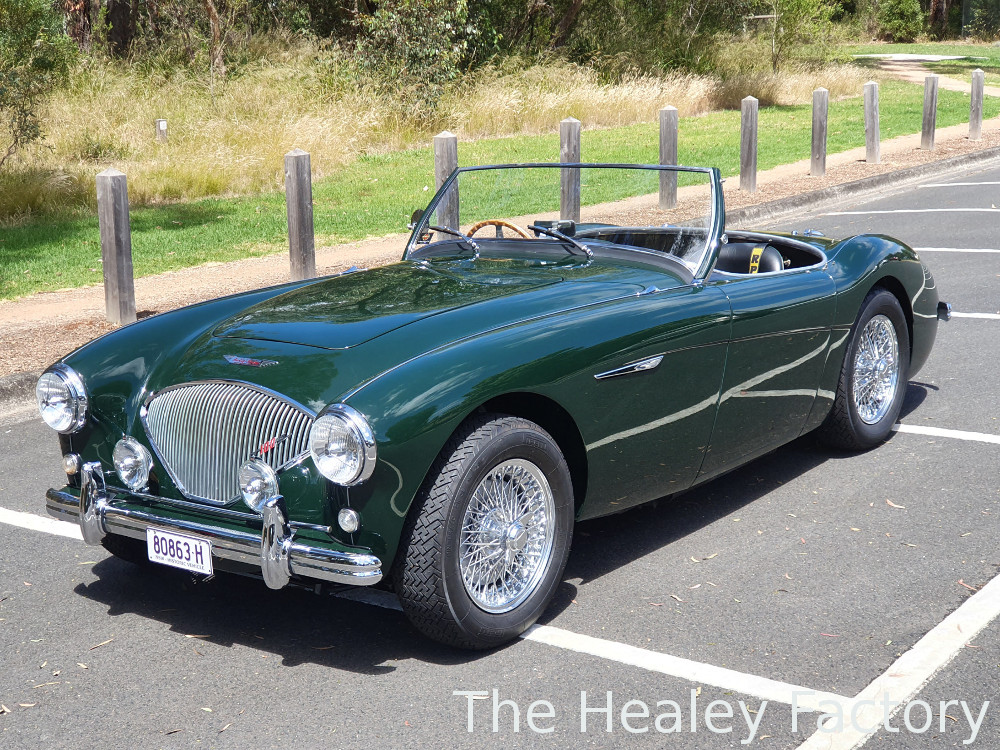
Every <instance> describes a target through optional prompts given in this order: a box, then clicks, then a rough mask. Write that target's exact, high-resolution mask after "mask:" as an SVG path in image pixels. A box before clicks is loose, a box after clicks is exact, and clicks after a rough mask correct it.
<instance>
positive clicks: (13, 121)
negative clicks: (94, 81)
mask: <svg viewBox="0 0 1000 750" xmlns="http://www.w3.org/2000/svg"><path fill="white" fill-rule="evenodd" d="M72 54H73V46H72V43H71V42H70V41H69V39H68V38H67V37H66V36H65V35H64V34H63V33H62V31H61V22H60V18H59V16H58V15H57V14H56V13H55V12H54V11H53V9H52V4H51V2H49V0H0V167H2V166H3V165H4V163H5V162H6V161H7V160H8V159H9V158H10V157H11V156H13V155H14V153H15V152H16V151H17V150H18V149H19V148H22V147H23V146H26V145H27V144H29V143H31V142H32V141H36V140H38V139H39V138H41V137H42V128H41V124H40V123H39V121H38V110H39V108H40V107H41V106H42V104H44V102H45V100H46V99H48V97H49V95H50V94H51V93H52V92H53V91H54V90H55V89H56V87H57V86H59V85H60V84H62V83H63V82H64V81H65V80H66V76H67V75H68V73H69V65H70V61H71V60H72Z"/></svg>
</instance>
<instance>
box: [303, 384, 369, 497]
mask: <svg viewBox="0 0 1000 750" xmlns="http://www.w3.org/2000/svg"><path fill="white" fill-rule="evenodd" d="M309 452H310V453H311V454H312V459H313V462H314V463H315V464H316V468H317V469H319V470H320V473H322V474H323V476H325V477H326V478H327V479H329V480H330V481H331V482H333V483H335V484H341V485H344V486H350V485H352V484H358V483H359V482H363V481H365V480H366V479H368V477H370V476H371V475H372V472H373V471H375V434H374V433H373V432H372V428H371V427H370V426H369V425H368V422H367V420H365V418H364V417H363V416H362V415H361V413H360V412H359V411H357V410H356V409H352V408H351V407H350V406H347V405H346V404H334V405H333V406H329V407H327V408H326V409H325V410H324V411H323V413H322V414H320V415H319V416H318V417H316V421H315V422H313V424H312V429H310V431H309Z"/></svg>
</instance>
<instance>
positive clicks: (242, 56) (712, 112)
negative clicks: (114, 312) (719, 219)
mask: <svg viewBox="0 0 1000 750" xmlns="http://www.w3.org/2000/svg"><path fill="white" fill-rule="evenodd" d="M971 4H972V11H973V12H972V15H971V16H970V18H971V19H972V20H974V21H975V23H976V26H975V29H976V33H977V34H978V37H977V38H980V39H988V38H991V34H992V33H994V32H992V31H990V29H991V28H994V27H995V28H1000V14H998V18H997V23H996V24H995V26H990V24H991V23H992V21H991V20H990V19H991V18H992V16H990V15H989V14H990V12H991V11H990V9H991V8H992V6H993V5H995V4H996V3H995V2H993V1H992V0H971ZM960 6H961V3H960V2H958V1H957V0H661V1H658V2H655V3H647V2H634V0H593V1H592V2H587V3H584V2H582V0H341V1H340V2H337V1H334V0H286V1H285V2H282V3H268V4H261V3H253V2H250V0H158V1H157V2H153V0H81V1H80V2H73V3H65V4H61V3H52V2H51V0H0V157H3V159H2V161H0V298H11V297H16V296H20V295H24V294H30V293H32V292H35V291H39V290H43V289H58V288H61V287H68V286H78V285H81V284H87V283H94V282H97V281H99V279H100V264H99V262H98V259H99V255H100V251H99V245H98V241H97V221H96V216H95V190H94V177H95V175H96V174H97V173H98V172H100V171H102V170H104V169H106V168H108V167H110V166H113V167H116V168H118V169H120V170H122V171H123V172H125V173H126V174H127V176H128V184H129V198H130V202H131V205H132V206H133V215H132V228H133V234H134V252H135V256H136V259H135V269H136V273H137V274H146V273H155V272H157V271H161V270H167V269H170V268H176V267H181V266H188V265H192V264H196V263H200V262H205V261H210V260H229V259H233V258H238V257H247V256H248V255H254V254H262V253H267V252H274V251H278V250H280V249H281V247H282V245H283V242H284V232H285V228H284V209H283V197H282V195H281V193H280V191H281V189H282V185H283V164H282V160H283V156H284V154H285V153H287V152H288V151H289V150H291V149H292V148H295V147H298V148H302V149H305V150H306V151H309V152H310V154H311V156H312V167H313V175H314V179H315V180H316V184H315V189H314V195H315V198H316V202H317V205H316V228H317V233H318V234H319V235H320V238H319V239H320V240H321V241H324V242H328V243H329V242H341V241H347V240H354V239H360V238H363V237H366V236H372V235H378V234H384V233H386V232H391V231H398V230H400V229H401V228H402V227H403V226H404V225H405V221H404V219H405V216H404V215H403V214H402V213H401V207H402V208H405V209H411V208H414V207H416V206H417V205H421V204H423V203H424V202H425V199H426V198H427V197H428V196H427V195H426V193H425V191H424V188H425V187H427V188H428V189H430V190H432V189H433V184H432V182H431V178H430V176H429V169H430V165H431V163H432V162H431V157H430V152H429V150H428V149H427V144H428V143H429V140H430V137H431V136H432V135H433V134H435V133H437V132H439V131H441V130H444V129H448V130H451V131H452V132H455V133H456V134H457V135H458V136H459V138H460V139H461V140H462V144H461V147H460V159H461V161H462V162H463V163H479V162H491V161H518V160H546V161H547V160H553V159H554V158H556V155H557V154H558V146H557V136H556V131H557V127H558V122H559V120H561V119H563V118H564V117H567V116H572V117H576V118H578V119H579V120H581V121H582V122H583V125H584V129H585V131H586V132H585V136H584V146H583V148H584V158H586V159H593V160H597V159H607V160H612V161H652V160H655V158H656V152H655V144H656V133H655V130H656V125H655V120H656V117H657V111H658V110H659V109H660V108H661V107H663V106H665V105H667V104H670V105H673V106H675V107H677V108H678V109H679V110H680V113H681V116H682V122H681V161H682V162H686V163H691V164H695V163H697V164H712V165H718V166H720V168H722V169H723V172H724V173H726V174H735V173H736V170H737V154H738V112H736V111H735V110H737V109H738V107H739V102H740V100H741V99H742V98H743V97H745V96H748V95H753V96H756V97H757V98H758V99H759V100H760V102H761V105H762V107H763V109H762V110H761V132H762V133H766V134H768V136H773V135H774V134H776V133H780V137H777V138H776V137H763V138H762V140H761V146H760V148H761V153H760V165H761V167H762V168H766V167H768V166H774V165H777V164H781V163H787V162H790V161H795V160H798V159H800V158H803V157H804V156H806V155H808V138H809V125H810V117H809V111H808V106H807V103H808V102H809V101H810V98H811V94H812V91H813V90H814V89H815V88H817V87H820V86H822V87H825V88H827V89H829V91H830V94H831V101H832V104H831V123H830V144H829V148H830V151H831V152H835V151H838V150H843V149H846V148H851V147H853V146H857V145H860V144H861V139H862V138H863V128H862V126H861V105H860V99H859V98H858V96H859V94H860V91H861V86H862V84H863V83H864V81H866V80H868V79H869V78H872V77H878V72H877V70H876V69H874V68H873V67H872V66H870V65H865V64H858V63H855V62H852V59H851V55H852V54H858V53H866V52H885V51H887V50H888V49H890V47H889V46H888V45H886V44H884V43H879V44H873V45H868V46H861V45H858V44H857V43H858V42H859V41H865V42H868V41H869V40H883V41H886V40H888V41H904V42H911V41H913V40H917V41H919V42H920V44H917V45H915V46H909V45H898V44H897V45H892V47H891V49H892V50H894V51H895V50H899V51H929V50H932V49H933V50H941V49H942V48H941V46H940V45H939V44H936V43H934V44H932V43H930V40H932V39H938V38H946V37H948V36H949V35H956V34H957V33H958V31H959V30H960V28H961V25H960V24H961V8H960ZM57 9H58V10H57ZM956 9H957V10H956ZM956 12H957V14H958V15H957V16H956ZM956 19H957V20H956ZM970 28H971V27H970ZM852 45H853V46H852ZM953 48H954V49H959V48H960V49H962V50H963V51H962V52H955V54H965V55H977V56H982V57H987V58H989V59H988V60H984V61H983V63H984V64H983V65H982V66H981V67H984V69H986V70H987V74H988V75H987V80H988V81H991V76H994V75H1000V49H995V48H992V47H990V46H988V45H984V44H975V45H968V44H966V45H961V46H960V47H959V46H956V45H948V47H947V49H953ZM968 62H970V61H961V62H957V63H954V64H951V63H941V67H940V68H935V69H939V70H940V72H942V73H944V74H949V73H948V71H949V70H954V71H955V72H956V73H957V74H958V75H962V76H965V75H967V71H968V70H969V69H971V68H968V67H967V63H968ZM975 62H976V65H973V66H972V67H976V66H977V65H978V61H975ZM18 87H20V88H18ZM19 92H20V93H19ZM921 96H922V94H921V91H920V87H918V86H912V85H905V84H896V83H891V82H885V83H884V85H883V90H882V97H881V99H882V108H883V111H882V132H883V136H884V137H891V136H893V135H898V134H902V133H906V132H915V131H917V130H919V126H920V117H919V106H920V99H921ZM986 109H987V112H986V114H987V115H991V114H995V112H994V104H993V100H992V99H988V100H987V106H986ZM966 116H967V105H966V104H964V103H963V98H962V97H961V95H954V94H951V93H949V92H942V96H941V112H940V114H939V122H940V123H941V124H942V125H945V124H951V123H954V122H959V121H961V120H962V119H964V118H965V117H966ZM159 118H164V119H166V120H167V123H168V140H167V142H165V143H162V142H159V141H157V140H156V139H155V131H154V121H155V120H156V119H159ZM4 154H6V156H4ZM397 214H399V215H397Z"/></svg>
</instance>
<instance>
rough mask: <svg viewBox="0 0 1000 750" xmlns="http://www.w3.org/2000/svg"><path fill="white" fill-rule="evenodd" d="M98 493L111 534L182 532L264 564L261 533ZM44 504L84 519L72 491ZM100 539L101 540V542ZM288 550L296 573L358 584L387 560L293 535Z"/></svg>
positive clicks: (56, 513) (100, 518)
mask: <svg viewBox="0 0 1000 750" xmlns="http://www.w3.org/2000/svg"><path fill="white" fill-rule="evenodd" d="M94 497H95V500H96V502H95V503H94V505H93V506H92V507H94V508H95V509H97V512H96V513H95V520H96V521H97V522H99V523H100V524H101V528H103V529H104V530H106V531H107V532H108V533H114V534H120V535H122V536H127V537H131V538H133V539H141V540H144V539H145V538H146V529H147V528H150V527H154V528H161V529H166V530H169V531H177V532H181V533H184V534H189V535H191V536H195V537H198V538H199V539H203V540H205V541H208V542H211V544H212V554H213V555H214V556H215V557H219V558H223V559H226V560H235V561H238V562H243V563H247V564H250V565H253V566H255V567H260V565H261V535H260V533H258V532H252V531H236V530H233V529H220V528H218V527H214V526H209V525H208V524H204V523H198V522H196V521H184V520H179V519H173V518H163V517H161V516H157V515H156V514H154V513H150V512H147V511H144V510H136V509H131V508H124V507H122V506H120V505H115V504H114V502H113V501H108V500H107V496H106V495H103V496H102V495H101V493H100V492H97V493H96V494H95V496H94ZM102 497H103V499H104V502H103V503H102V502H101V498H102ZM45 506H46V511H48V513H49V515H51V516H53V517H54V518H58V519H60V520H64V521H77V522H79V518H80V500H79V499H78V498H76V497H74V496H73V495H70V494H69V493H67V492H61V491H59V490H54V489H50V490H48V491H47V492H46V493H45ZM289 525H291V524H289ZM95 543H97V544H99V543H100V540H99V539H98V541H97V542H95ZM287 552H288V562H289V566H290V571H291V573H292V575H296V576H300V577H303V578H314V579H319V580H322V581H331V582H333V583H343V584H349V585H354V586H371V585H373V584H375V583H378V582H379V581H380V580H381V579H382V561H381V560H380V559H379V558H378V557H376V556H375V555H371V554H365V553H358V552H345V551H342V550H331V549H326V548H323V547H312V546H310V545H307V544H302V543H299V542H295V541H291V539H290V538H289V540H288V544H287Z"/></svg>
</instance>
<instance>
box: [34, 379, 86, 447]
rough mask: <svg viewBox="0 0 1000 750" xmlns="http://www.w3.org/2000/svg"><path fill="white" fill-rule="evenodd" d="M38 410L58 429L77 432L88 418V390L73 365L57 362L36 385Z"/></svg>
mask: <svg viewBox="0 0 1000 750" xmlns="http://www.w3.org/2000/svg"><path fill="white" fill-rule="evenodd" d="M35 399H36V400H37V402H38V413H39V414H41V415H42V419H44V420H45V424H47V425H48V426H49V427H51V428H52V429H53V430H56V431H57V432H63V433H68V432H76V431H77V430H79V429H80V428H81V427H83V425H84V423H85V422H86V420H87V391H86V389H85V388H84V385H83V379H82V378H81V377H80V376H79V375H77V373H76V371H75V370H73V368H71V367H68V366H66V365H62V364H60V365H54V366H53V367H51V368H49V369H48V370H46V371H45V372H43V373H42V376H41V377H40V378H39V379H38V383H37V384H36V385H35Z"/></svg>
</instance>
